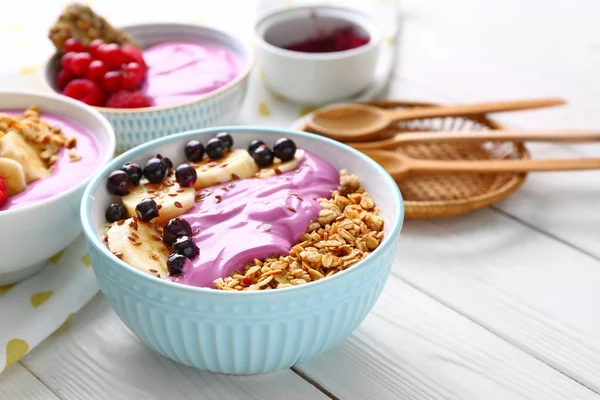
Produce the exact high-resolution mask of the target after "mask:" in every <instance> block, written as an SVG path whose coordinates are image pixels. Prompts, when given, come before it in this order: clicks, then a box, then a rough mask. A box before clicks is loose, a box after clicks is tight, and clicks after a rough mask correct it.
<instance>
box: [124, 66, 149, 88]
mask: <svg viewBox="0 0 600 400" xmlns="http://www.w3.org/2000/svg"><path fill="white" fill-rule="evenodd" d="M143 81H144V68H143V67H142V66H141V65H140V64H138V63H136V62H130V63H129V64H127V65H125V67H124V68H123V89H137V88H139V87H140V86H141V85H142V82H143Z"/></svg>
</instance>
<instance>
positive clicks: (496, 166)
mask: <svg viewBox="0 0 600 400" xmlns="http://www.w3.org/2000/svg"><path fill="white" fill-rule="evenodd" d="M364 153H365V154H366V155H368V156H369V157H371V158H372V159H373V160H375V161H376V162H377V163H378V164H379V165H381V166H382V167H383V168H385V170H386V171H387V172H388V173H389V174H390V175H391V176H392V177H393V178H394V180H396V181H399V180H402V179H403V178H405V177H406V176H407V175H409V174H417V173H420V174H423V173H426V174H433V173H436V174H437V173H456V172H473V173H501V172H534V171H538V172H541V171H580V170H586V169H600V158H579V159H556V160H476V161H461V160H458V161H455V160H452V161H440V160H418V159H415V158H410V157H408V156H405V155H404V154H401V153H398V152H392V151H387V150H366V151H364Z"/></svg>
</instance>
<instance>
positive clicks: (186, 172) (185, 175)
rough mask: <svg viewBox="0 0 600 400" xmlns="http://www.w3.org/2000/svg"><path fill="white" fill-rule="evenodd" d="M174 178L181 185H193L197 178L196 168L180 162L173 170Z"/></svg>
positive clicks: (188, 186)
mask: <svg viewBox="0 0 600 400" xmlns="http://www.w3.org/2000/svg"><path fill="white" fill-rule="evenodd" d="M175 178H177V183H179V186H181V187H187V188H190V187H193V186H194V184H195V183H196V179H197V178H198V174H197V173H196V170H195V169H194V168H193V167H192V166H191V165H189V164H181V165H180V166H179V167H177V169H176V170H175Z"/></svg>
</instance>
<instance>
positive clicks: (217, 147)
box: [206, 138, 225, 160]
mask: <svg viewBox="0 0 600 400" xmlns="http://www.w3.org/2000/svg"><path fill="white" fill-rule="evenodd" d="M223 154H225V143H223V142H222V141H221V139H217V138H212V139H210V140H209V141H208V143H206V155H208V158H210V159H211V160H218V159H219V158H221V157H223Z"/></svg>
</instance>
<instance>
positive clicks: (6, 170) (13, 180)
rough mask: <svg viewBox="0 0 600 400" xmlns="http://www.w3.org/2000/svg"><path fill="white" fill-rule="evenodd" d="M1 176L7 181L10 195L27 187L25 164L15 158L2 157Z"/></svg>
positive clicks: (0, 161)
mask: <svg viewBox="0 0 600 400" xmlns="http://www.w3.org/2000/svg"><path fill="white" fill-rule="evenodd" d="M0 176H1V177H2V178H3V179H4V183H6V188H7V189H8V195H9V196H14V195H15V194H18V193H21V192H22V191H23V190H25V188H26V187H27V182H26V181H25V171H23V166H21V164H19V163H18V162H16V161H15V160H13V159H10V158H2V157H0Z"/></svg>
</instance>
